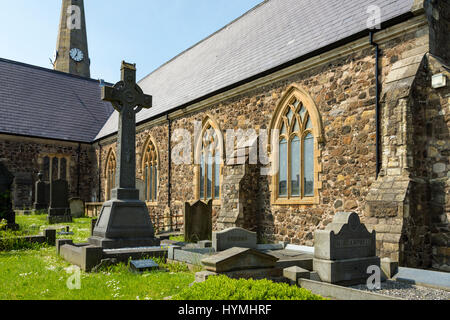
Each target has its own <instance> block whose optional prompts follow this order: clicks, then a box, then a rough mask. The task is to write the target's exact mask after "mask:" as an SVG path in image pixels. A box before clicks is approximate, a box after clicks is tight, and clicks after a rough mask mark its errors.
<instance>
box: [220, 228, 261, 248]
mask: <svg viewBox="0 0 450 320" xmlns="http://www.w3.org/2000/svg"><path fill="white" fill-rule="evenodd" d="M212 241H213V245H212V246H213V248H214V249H215V250H216V251H217V252H219V251H224V250H227V249H230V248H250V249H256V248H257V235H256V232H251V231H248V230H245V229H242V228H229V229H226V230H223V231H220V232H213V240H212Z"/></svg>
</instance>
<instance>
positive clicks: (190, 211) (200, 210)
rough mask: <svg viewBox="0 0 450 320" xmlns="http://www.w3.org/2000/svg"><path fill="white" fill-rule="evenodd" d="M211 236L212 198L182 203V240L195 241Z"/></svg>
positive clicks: (208, 238)
mask: <svg viewBox="0 0 450 320" xmlns="http://www.w3.org/2000/svg"><path fill="white" fill-rule="evenodd" d="M211 238H212V200H209V201H208V203H204V202H203V201H197V202H195V203H194V204H192V205H191V204H190V203H189V202H186V203H185V204H184V241H186V242H197V241H202V240H211Z"/></svg>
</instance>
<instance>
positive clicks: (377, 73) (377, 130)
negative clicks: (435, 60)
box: [369, 31, 381, 179]
mask: <svg viewBox="0 0 450 320" xmlns="http://www.w3.org/2000/svg"><path fill="white" fill-rule="evenodd" d="M374 33H375V32H374V31H370V34H369V37H370V44H371V45H372V46H374V47H375V90H376V91H375V100H376V101H375V140H376V141H375V154H376V160H375V167H376V178H377V179H378V176H379V174H380V170H381V159H380V158H381V157H380V151H381V150H380V149H381V148H380V79H379V76H380V69H379V60H380V47H379V46H378V44H377V43H375V42H374V41H373V35H374Z"/></svg>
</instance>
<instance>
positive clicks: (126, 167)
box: [102, 61, 152, 199]
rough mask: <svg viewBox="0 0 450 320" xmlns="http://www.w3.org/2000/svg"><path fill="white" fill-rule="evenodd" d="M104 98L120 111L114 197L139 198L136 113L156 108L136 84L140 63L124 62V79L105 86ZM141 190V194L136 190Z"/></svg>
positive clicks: (122, 76)
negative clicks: (111, 85)
mask: <svg viewBox="0 0 450 320" xmlns="http://www.w3.org/2000/svg"><path fill="white" fill-rule="evenodd" d="M102 100H104V101H109V102H111V104H112V105H113V107H114V109H115V110H116V111H118V112H119V132H118V137H117V168H116V186H115V188H116V189H115V190H113V191H112V198H113V199H114V198H115V199H135V198H136V194H137V197H138V198H139V191H137V190H136V113H138V112H139V111H141V110H142V108H146V109H149V108H151V107H152V96H150V95H146V94H144V93H143V91H142V89H141V88H140V87H139V86H138V85H137V83H136V65H135V64H129V63H126V62H125V61H122V67H121V81H119V82H118V83H116V84H115V85H114V87H103V88H102ZM136 191H137V193H136Z"/></svg>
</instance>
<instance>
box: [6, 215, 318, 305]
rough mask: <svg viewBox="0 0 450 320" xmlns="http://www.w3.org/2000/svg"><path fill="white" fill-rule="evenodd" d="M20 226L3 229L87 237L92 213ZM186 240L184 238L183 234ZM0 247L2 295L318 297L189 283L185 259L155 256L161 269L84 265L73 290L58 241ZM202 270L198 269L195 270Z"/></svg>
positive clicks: (217, 282)
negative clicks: (90, 268)
mask: <svg viewBox="0 0 450 320" xmlns="http://www.w3.org/2000/svg"><path fill="white" fill-rule="evenodd" d="M16 221H17V223H18V224H19V225H20V230H19V231H17V232H15V233H11V232H0V238H3V237H4V236H7V235H9V236H10V235H12V234H13V235H36V234H39V233H40V232H42V231H43V230H44V229H46V228H47V227H50V228H61V229H62V228H63V227H65V226H70V230H71V231H73V232H74V235H73V236H57V237H58V238H65V239H73V240H74V242H86V239H87V238H88V237H89V236H90V225H91V219H90V218H80V219H74V222H73V223H64V224H60V225H51V226H50V225H48V224H47V221H46V216H45V215H35V216H17V219H16ZM180 240H181V239H180ZM15 249H16V250H9V251H0V300H163V299H170V298H173V299H177V300H180V299H181V300H185V299H186V300H189V299H200V300H213V299H220V300H233V299H242V300H246V299H249V300H253V299H258V300H264V299H298V300H306V299H310V298H312V297H313V298H316V297H317V296H314V295H312V294H311V293H309V292H308V291H306V290H304V289H299V288H296V287H290V286H288V285H283V286H279V285H278V284H273V283H272V282H270V281H266V280H263V281H253V280H250V281H249V280H239V281H238V282H234V281H236V280H231V279H228V278H226V277H212V278H210V279H208V281H206V282H205V283H201V284H195V285H194V286H192V287H189V284H190V283H192V282H193V281H194V279H195V276H194V272H195V271H189V270H188V268H187V267H186V265H183V264H166V263H165V262H164V261H163V260H162V259H155V260H156V262H157V263H158V264H159V265H160V267H161V268H160V270H158V271H151V272H145V273H142V274H136V273H132V272H130V271H129V269H128V265H127V264H124V263H122V264H119V265H116V266H112V267H107V268H103V269H102V270H100V271H99V272H97V273H85V272H83V271H81V274H80V275H81V277H80V284H81V287H80V289H79V290H71V289H69V288H68V286H67V282H68V280H69V279H70V278H72V276H73V271H72V272H69V271H70V270H71V269H72V266H71V264H70V263H68V262H66V261H65V260H63V259H62V258H61V257H59V256H58V255H57V254H56V249H55V247H48V246H46V245H34V246H33V247H31V248H29V247H27V246H22V247H20V246H18V247H17V248H16V247H15ZM196 271H198V270H196Z"/></svg>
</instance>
